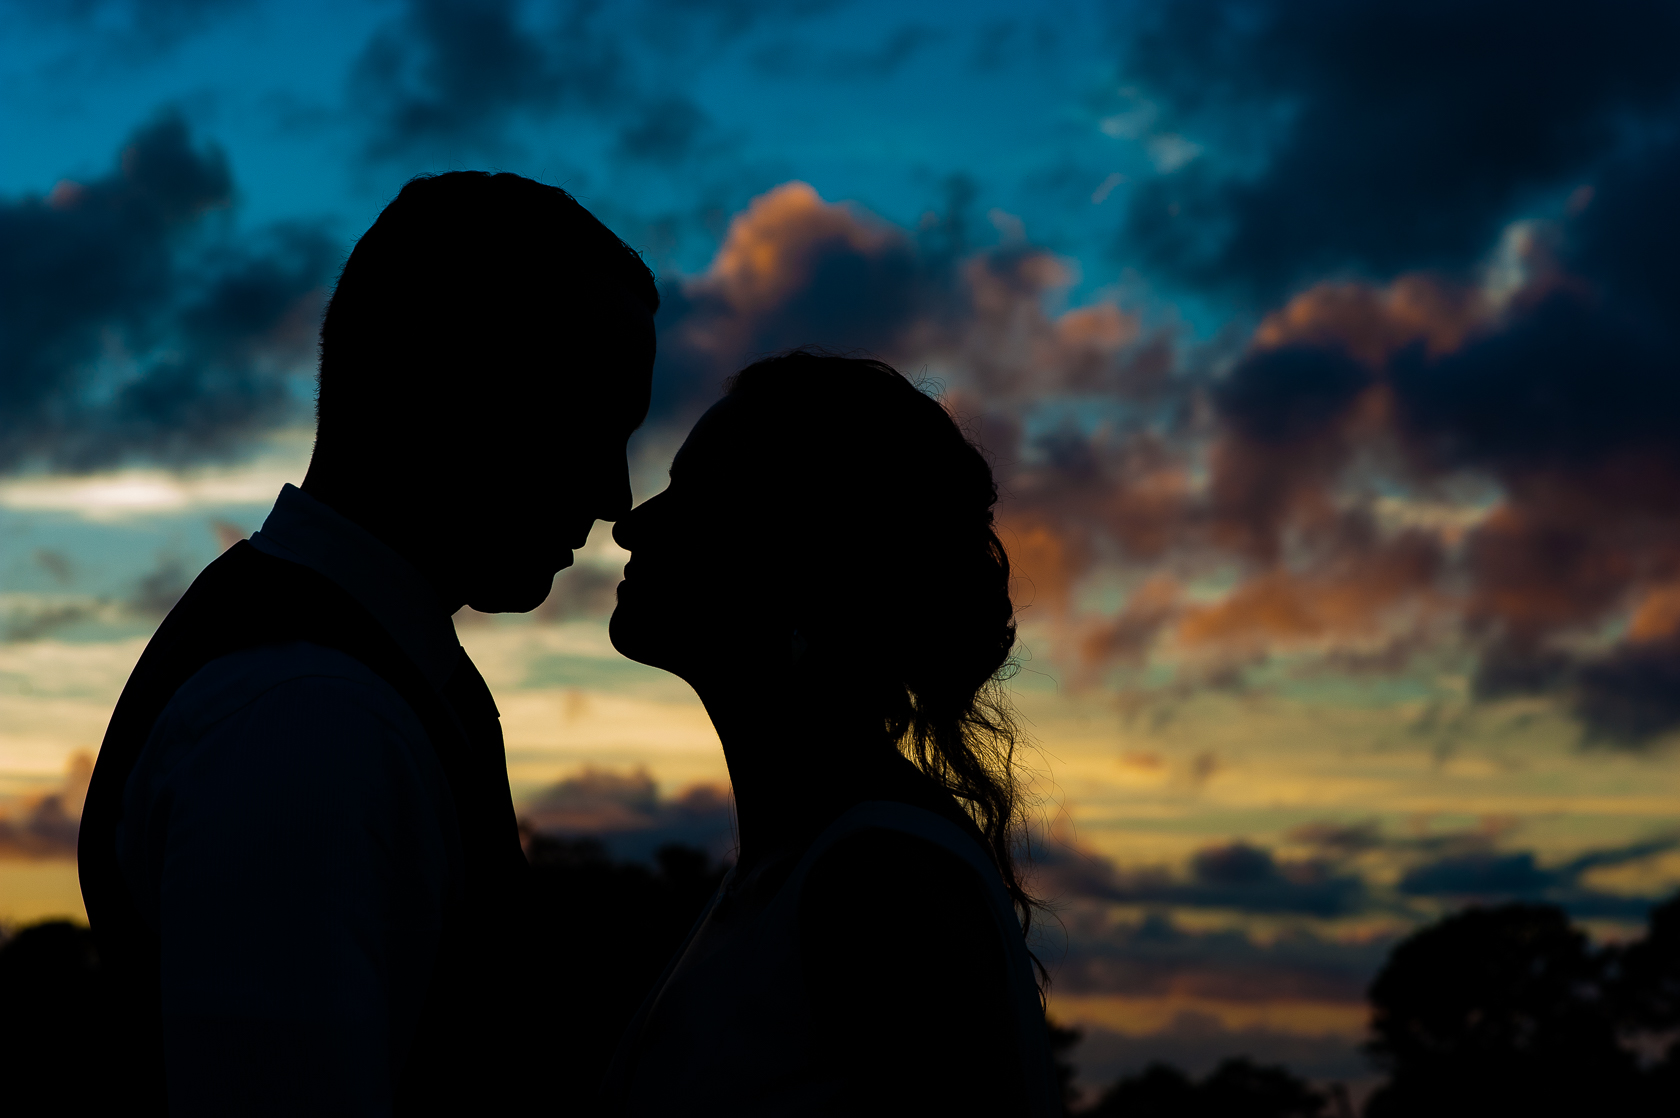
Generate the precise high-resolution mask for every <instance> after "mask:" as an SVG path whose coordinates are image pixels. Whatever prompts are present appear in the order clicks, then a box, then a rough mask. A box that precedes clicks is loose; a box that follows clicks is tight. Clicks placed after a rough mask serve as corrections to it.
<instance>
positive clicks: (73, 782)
mask: <svg viewBox="0 0 1680 1118" xmlns="http://www.w3.org/2000/svg"><path fill="white" fill-rule="evenodd" d="M92 777H93V754H91V753H88V752H87V751H85V750H81V751H78V752H76V753H74V754H72V755H71V757H70V760H69V763H68V765H67V766H66V770H65V774H64V784H63V787H62V788H61V789H60V790H59V791H57V792H53V793H50V794H48V795H45V796H40V797H37V798H35V799H33V800H28V801H25V802H24V803H22V804H21V805H19V807H20V808H21V811H17V812H14V813H12V814H11V815H0V858H24V859H36V858H74V857H75V856H76V835H77V831H78V830H79V828H80V822H79V821H80V819H81V815H82V803H83V801H85V800H86V799H87V790H88V781H89V780H90V779H92Z"/></svg>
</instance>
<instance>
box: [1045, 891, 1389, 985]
mask: <svg viewBox="0 0 1680 1118" xmlns="http://www.w3.org/2000/svg"><path fill="white" fill-rule="evenodd" d="M1064 926H1065V927H1066V928H1067V936H1068V940H1067V946H1066V948H1065V950H1058V949H1057V948H1055V947H1047V948H1045V949H1044V950H1042V951H1040V952H1039V954H1040V955H1041V957H1043V959H1044V961H1045V963H1046V965H1047V966H1049V967H1050V969H1051V975H1052V978H1053V980H1054V982H1055V988H1056V989H1057V990H1059V991H1065V992H1068V993H1074V994H1117V995H1124V996H1128V997H1137V998H1144V997H1164V996H1168V995H1176V996H1180V997H1201V998H1210V999H1214V1000H1218V1001H1227V1002H1267V1001H1316V1002H1358V1001H1359V1000H1360V999H1361V998H1362V997H1363V996H1364V993H1365V987H1366V986H1367V985H1368V984H1369V983H1370V980H1371V977H1372V976H1373V975H1375V974H1376V972H1377V970H1378V969H1379V968H1380V967H1381V966H1382V962H1383V959H1384V958H1385V957H1386V956H1387V954H1388V949H1389V948H1390V947H1391V946H1393V940H1392V939H1388V938H1383V937H1379V938H1375V939H1365V940H1347V941H1344V940H1337V939H1330V938H1327V937H1324V936H1320V935H1316V934H1313V933H1311V932H1307V931H1293V932H1289V933H1286V934H1283V935H1279V936H1276V937H1273V938H1271V939H1268V940H1266V941H1265V942H1261V941H1260V940H1258V939H1256V938H1254V937H1253V936H1252V935H1251V934H1250V933H1249V932H1247V931H1244V930H1238V929H1223V930H1200V931H1198V930H1193V929H1190V928H1186V927H1183V926H1181V925H1180V924H1178V923H1176V922H1175V921H1173V920H1172V919H1170V918H1169V917H1167V916H1164V915H1161V914H1159V913H1156V914H1152V915H1149V916H1146V917H1144V918H1143V919H1142V920H1140V921H1136V922H1130V923H1128V922H1122V921H1113V920H1108V919H1105V918H1100V917H1092V916H1090V915H1088V914H1083V913H1079V912H1074V913H1070V914H1067V915H1065V916H1064Z"/></svg>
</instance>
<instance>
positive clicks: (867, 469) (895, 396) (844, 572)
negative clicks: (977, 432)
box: [727, 350, 1032, 923]
mask: <svg viewBox="0 0 1680 1118" xmlns="http://www.w3.org/2000/svg"><path fill="white" fill-rule="evenodd" d="M727 399H728V400H729V401H730V408H731V410H732V411H735V412H736V414H738V415H739V416H740V417H741V418H742V419H743V420H745V421H747V422H749V423H751V424H752V425H753V429H754V438H753V440H752V441H753V443H754V448H753V457H754V459H755V461H756V463H757V469H758V470H759V471H761V473H760V477H759V479H758V481H757V482H756V483H755V484H754V486H753V488H754V489H755V490H757V491H760V492H763V491H764V490H768V494H767V496H768V498H769V499H770V501H772V502H773V504H772V506H771V507H772V508H773V510H774V511H773V512H772V513H771V516H772V517H773V519H774V520H775V522H776V525H777V529H778V531H779V532H781V533H785V534H786V536H787V539H786V541H785V542H786V543H787V544H788V545H789V546H788V549H787V550H786V551H783V549H781V548H780V547H779V548H778V551H779V552H782V553H783V554H786V555H787V556H788V558H787V561H786V562H785V563H782V564H779V566H780V567H781V570H782V576H783V580H784V581H783V584H782V587H781V589H782V591H783V593H785V594H786V595H787V596H788V599H789V610H790V613H791V618H790V620H791V621H792V623H793V625H794V627H796V628H797V629H798V630H799V632H800V634H801V636H802V637H803V638H804V639H805V640H806V641H807V642H808V643H809V645H810V647H811V648H812V649H813V651H814V652H818V653H819V654H820V655H821V656H822V657H823V659H824V660H825V661H828V662H835V661H838V662H839V663H841V664H842V665H844V667H845V668H846V669H847V671H848V672H849V673H850V674H851V675H852V677H853V678H854V679H855V680H856V681H857V682H859V683H861V684H862V685H864V686H865V687H866V688H868V693H867V696H866V697H865V698H864V701H865V702H870V701H874V702H876V703H877V704H878V708H879V711H880V714H881V718H882V729H883V733H884V734H885V736H886V737H887V739H888V740H890V741H892V742H893V743H895V744H896V745H897V746H898V748H899V749H901V750H902V751H903V752H904V753H905V754H906V755H907V756H908V757H909V758H910V759H911V760H912V761H913V762H914V763H915V764H916V765H917V767H919V768H920V769H921V770H922V772H924V773H925V774H926V775H927V776H929V777H930V778H932V779H933V780H934V781H935V782H936V783H938V784H939V785H941V786H942V787H944V788H945V789H946V790H947V791H948V792H950V794H951V795H952V796H954V797H955V798H956V799H957V801H958V802H959V803H960V804H962V805H963V807H964V808H965V809H966V810H967V812H968V814H969V816H970V817H971V818H972V819H973V820H974V823H975V825H976V827H977V828H978V829H979V831H980V833H981V835H982V837H983V838H984V840H985V845H986V847H987V850H988V852H989V853H990V855H991V857H992V860H993V862H994V863H996V865H997V868H998V872H999V873H1000V874H1002V876H1003V880H1004V884H1005V886H1006V887H1007V889H1008V890H1009V893H1010V896H1011V897H1012V898H1013V899H1014V901H1015V902H1016V905H1017V908H1018V909H1019V911H1020V915H1021V917H1022V920H1023V922H1028V923H1030V920H1031V912H1032V903H1031V898H1030V897H1029V896H1028V894H1027V892H1026V890H1025V888H1024V887H1023V886H1022V884H1021V881H1020V878H1019V875H1018V874H1017V873H1016V870H1015V865H1014V860H1013V857H1012V855H1011V841H1012V837H1013V834H1014V830H1015V827H1016V825H1017V823H1018V822H1019V821H1020V820H1019V817H1020V814H1021V795H1020V791H1019V789H1018V788H1017V784H1016V780H1015V777H1014V772H1013V759H1014V751H1015V745H1016V730H1015V725H1014V722H1013V720H1012V718H1011V717H1010V714H1009V710H1008V706H1007V703H1006V701H1005V699H1004V696H1003V692H1002V688H1001V681H1002V679H1003V678H1004V676H1005V674H1006V669H1007V666H1008V665H1009V664H1010V662H1011V661H1010V652H1011V650H1012V649H1013V648H1014V645H1015V611H1014V606H1013V605H1012V604H1011V602H1010V598H1009V556H1008V554H1007V553H1006V552H1005V551H1004V548H1003V544H1002V543H1001V542H1000V541H999V540H998V537H997V532H996V531H995V529H994V527H993V518H992V507H993V506H994V505H995V504H996V503H997V497H998V494H997V485H996V483H995V482H994V481H993V480H992V471H991V467H990V466H989V465H987V463H986V459H985V458H984V457H983V456H982V455H981V453H980V451H979V450H978V449H977V448H976V447H975V446H974V445H973V444H972V443H970V442H969V441H968V440H967V439H966V438H965V437H964V436H963V433H962V431H961V430H959V429H958V427H957V425H956V423H955V422H954V421H953V420H952V418H951V416H950V414H949V413H948V412H946V410H945V409H944V407H943V406H941V405H940V404H939V403H938V401H936V400H934V399H932V398H930V397H929V396H927V395H925V394H924V393H922V392H921V391H920V390H919V389H917V388H916V386H915V385H913V384H911V383H910V381H908V380H907V379H905V378H904V377H903V376H902V375H901V374H900V373H898V371H897V370H895V369H893V368H892V367H891V366H890V365H887V364H885V363H883V362H880V361H873V360H867V359H861V358H851V357H836V356H830V355H827V354H823V353H820V352H815V351H812V350H795V351H793V352H791V353H786V354H781V355H778V356H776V357H771V358H767V359H765V360H763V361H759V362H757V363H756V364H753V365H750V366H748V367H747V368H746V369H743V370H742V371H741V372H740V373H738V374H737V375H736V376H735V377H734V378H733V379H732V380H731V381H730V382H729V393H728V397H727ZM766 440H767V441H768V443H769V448H770V454H769V457H768V458H765V457H763V456H762V454H763V452H764V450H765V441H766Z"/></svg>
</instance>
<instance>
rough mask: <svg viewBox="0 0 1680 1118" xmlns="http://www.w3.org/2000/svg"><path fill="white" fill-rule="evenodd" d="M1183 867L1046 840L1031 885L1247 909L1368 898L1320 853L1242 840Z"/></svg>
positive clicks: (1318, 908) (1130, 899)
mask: <svg viewBox="0 0 1680 1118" xmlns="http://www.w3.org/2000/svg"><path fill="white" fill-rule="evenodd" d="M1188 871H1189V872H1188V873H1187V874H1186V875H1184V876H1178V875H1174V874H1171V873H1169V872H1168V871H1166V870H1164V869H1154V868H1151V869H1137V870H1126V869H1120V868H1118V867H1116V866H1115V865H1114V864H1113V863H1111V862H1110V861H1108V860H1107V859H1106V858H1102V857H1100V856H1098V855H1094V854H1088V853H1080V852H1073V851H1071V850H1057V848H1056V847H1054V846H1051V847H1047V848H1046V852H1045V855H1044V857H1042V858H1040V859H1037V860H1036V861H1035V863H1034V867H1033V873H1034V887H1035V888H1037V889H1038V890H1040V891H1041V892H1042V893H1043V894H1044V895H1045V896H1047V897H1051V898H1055V897H1057V896H1062V895H1067V896H1073V897H1079V898H1086V899H1092V900H1100V901H1103V902H1107V903H1111V904H1125V905H1169V906H1181V907H1186V908H1220V909H1236V910H1240V911H1243V912H1250V913H1280V914H1281V913H1291V914H1299V915H1307V916H1319V917H1334V916H1344V915H1348V914H1351V913H1354V912H1358V911H1361V910H1363V909H1364V908H1365V907H1366V906H1367V901H1368V897H1367V890H1366V886H1365V883H1364V881H1363V880H1362V879H1361V878H1359V877H1358V876H1357V875H1354V874H1350V873H1347V872H1344V871H1343V870H1342V869H1341V868H1340V867H1339V866H1338V865H1337V864H1335V863H1334V862H1331V861H1329V860H1326V859H1322V858H1305V859H1297V860H1292V861H1279V860H1278V859H1277V857H1276V856H1275V855H1274V854H1273V853H1272V852H1271V851H1270V850H1266V849H1264V848H1262V847H1258V846H1254V845H1252V844H1250V843H1246V842H1233V843H1228V844H1221V845H1217V846H1209V847H1205V848H1203V849H1201V850H1198V851H1196V853H1195V854H1194V855H1193V856H1192V857H1191V859H1190V865H1189V867H1188Z"/></svg>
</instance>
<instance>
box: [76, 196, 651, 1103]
mask: <svg viewBox="0 0 1680 1118" xmlns="http://www.w3.org/2000/svg"><path fill="white" fill-rule="evenodd" d="M658 303H659V296H658V292H657V289H656V287H655V286H654V281H653V276H652V274H651V273H650V272H649V271H648V269H647V267H646V266H645V265H644V264H643V263H642V261H641V259H640V258H639V257H638V256H637V255H636V254H635V253H634V252H633V251H632V250H631V249H629V248H628V247H627V246H625V245H624V243H623V242H622V241H620V240H619V239H618V238H617V237H615V236H614V235H613V234H612V233H611V232H610V231H609V230H607V228H606V227H605V226H603V225H602V224H601V223H600V222H598V221H597V220H596V219H595V218H594V217H593V216H591V215H590V214H589V212H588V211H586V210H585V209H583V207H581V206H580V205H578V204H577V202H576V201H574V200H573V199H572V198H571V197H570V196H569V195H567V194H566V193H565V192H564V191H561V190H559V189H556V188H554V187H548V186H543V185H541V184H539V183H535V182H532V181H530V180H529V179H523V178H519V177H518V176H515V175H508V174H499V175H489V174H484V173H481V172H456V173H451V174H446V175H439V176H435V177H423V178H419V179H415V180H414V181H412V182H410V183H409V184H408V185H407V186H406V187H404V188H403V190H402V192H401V193H400V194H399V195H398V196H397V198H396V200H395V201H393V202H392V203H391V204H390V206H388V207H387V208H386V209H385V211H384V212H383V213H382V214H381V215H380V217H379V219H378V220H377V221H376V222H375V223H374V225H373V227H372V228H371V229H369V230H368V232H367V233H366V235H364V236H363V237H362V239H361V241H360V242H359V243H358V244H357V245H356V248H355V250H354V251H353V252H352V253H351V255H350V258H349V261H348V262H347V263H346V265H345V267H344V271H343V273H342V275H341V276H340V278H339V282H338V286H337V288H336V290H335V292H334V294H333V297H332V301H331V303H330V304H329V306H328V309H327V315H326V319H325V321H324V323H323V326H322V330H321V371H320V396H319V406H318V428H317V436H316V442H315V450H314V456H313V457H312V459H311V461H310V465H309V472H308V475H307V476H306V477H305V479H304V483H303V487H302V489H297V488H294V487H292V486H289V485H288V486H286V487H285V489H284V490H283V491H282V492H281V494H280V497H279V499H278V500H277V501H276V502H275V505H274V509H273V511H272V512H271V513H270V514H269V517H268V519H267V520H266V521H265V522H264V523H263V526H262V529H261V530H260V531H259V532H258V533H257V534H255V535H254V536H253V537H252V538H251V539H250V540H249V541H247V542H243V543H240V544H236V545H235V546H234V547H233V548H231V549H229V550H228V551H227V552H226V553H225V554H224V555H223V556H222V557H221V558H220V559H218V560H217V561H216V562H214V563H212V564H211V565H210V566H209V567H208V568H206V570H205V571H204V573H203V574H201V575H200V576H199V578H198V579H197V581H195V582H194V584H193V586H192V588H191V589H190V590H189V591H188V592H187V594H186V596H185V597H183V598H182V600H181V602H180V603H179V604H178V605H177V606H176V607H175V609H174V611H173V612H171V614H170V615H169V617H168V618H167V619H166V620H165V621H164V623H163V625H162V626H161V627H160V628H159V630H158V632H157V634H156V635H155V636H154V637H153V638H152V641H151V643H150V645H148V647H147V649H146V652H145V654H144V655H143V656H142V657H141V660H140V663H139V665H138V666H137V667H136V668H135V670H134V674H133V675H132V676H131V677H130V679H129V682H128V685H127V687H126V688H125V689H124V691H123V695H122V698H121V700H120V701H119V703H118V706H117V709H116V712H115V714H114V715H113V717H112V720H111V725H110V729H109V730H108V732H107V734H106V737H105V743H104V745H103V747H102V749H101V752H100V756H99V763H98V767H97V768H96V770H95V773H94V777H93V785H92V788H91V790H90V792H89V795H88V801H87V807H86V810H85V812H84V816H83V824H82V833H81V840H80V841H81V849H80V858H81V875H82V890H83V895H84V897H85V899H86V902H87V909H88V915H89V918H90V920H91V921H92V925H93V929H94V932H95V934H96V936H97V938H98V942H99V946H100V950H101V954H102V957H103V958H104V959H105V960H106V962H107V965H108V967H109V968H110V969H111V971H112V973H113V975H114V976H115V977H116V978H117V979H118V980H119V984H120V986H119V992H120V1002H121V1005H122V1006H123V1011H124V1016H123V1018H122V1020H121V1023H120V1025H119V1030H120V1033H121V1037H122V1043H123V1047H124V1049H125V1050H126V1051H127V1052H128V1053H129V1062H128V1064H127V1065H126V1066H125V1067H123V1068H121V1069H115V1070H114V1072H113V1074H116V1075H119V1076H121V1077H123V1078H124V1079H125V1080H126V1082H127V1083H128V1084H129V1085H131V1090H128V1091H127V1092H126V1093H127V1095H128V1097H129V1099H130V1100H132V1105H131V1106H128V1107H126V1109H129V1110H131V1111H133V1112H145V1111H147V1110H150V1111H152V1112H162V1111H163V1109H164V1107H165V1102H164V1100H165V1098H166V1097H167V1111H168V1113H170V1114H173V1115H198V1114H311V1115H324V1114H355V1115H364V1114H366V1115H372V1114H388V1113H398V1114H403V1113H448V1114H476V1113H504V1112H505V1113H511V1112H512V1111H513V1110H515V1109H526V1108H528V1106H529V1104H530V1099H531V1093H532V1090H533V1088H532V1086H531V1082H529V1081H527V1080H526V1079H523V1078H522V1076H524V1075H527V1074H528V1072H529V1069H530V1068H531V1067H532V1066H533V1064H536V1063H538V1062H539V1061H537V1060H536V1059H535V1058H534V1057H535V1052H536V1050H537V1047H538V1046H539V1045H540V1044H541V1043H542V1030H541V1029H540V1028H539V1027H538V1024H537V1022H538V1020H539V1017H538V1015H537V1011H539V1010H540V1011H542V1012H546V1013H549V1014H553V1013H556V1012H563V1011H564V1007H560V1006H552V1005H547V1006H534V1007H532V1008H531V1009H529V1010H522V1009H521V1008H520V1007H522V1006H526V1005H528V1004H529V1003H530V1002H531V1001H533V1000H534V999H533V998H532V996H531V994H532V991H530V989H529V988H528V974H526V973H525V971H524V970H523V968H524V967H525V965H526V963H527V962H528V961H529V957H530V956H529V951H530V947H529V941H530V939H531V933H530V928H529V926H528V915H527V908H526V897H525V889H526V873H527V867H526V863H525V859H524V856H523V853H522V851H521V849H520V843H519V836H518V832H517V825H516V823H515V820H514V815H513V807H512V803H511V800H510V797H509V793H508V782H507V769H506V761H505V758H504V755H503V747H502V735H501V727H500V723H499V721H498V716H497V712H496V707H495V704H494V703H493V702H492V700H491V697H490V693H489V691H488V690H487V689H486V687H485V685H484V681H483V679H482V678H481V677H480V676H479V674H478V672H477V670H476V669H475V668H474V666H473V664H472V662H471V661H470V660H469V659H468V658H467V655H466V653H465V652H464V651H463V650H462V648H461V646H460V643H459V642H458V641H457V639H456V636H455V630H454V627H453V623H452V621H451V616H452V615H453V614H454V613H455V612H456V611H457V610H459V609H460V608H461V607H462V606H463V605H471V606H473V607H474V608H475V609H477V610H480V611H485V612H507V611H514V612H518V611H525V610H530V609H533V608H535V607H536V606H537V605H539V604H540V603H541V602H542V601H543V599H544V598H545V597H546V596H547V595H548V592H549V589H550V586H551V583H552V580H553V578H554V575H555V573H556V572H557V571H559V570H561V569H562V568H564V567H566V566H568V565H569V564H570V563H571V559H572V555H571V553H572V549H574V548H577V547H579V546H581V545H582V544H583V542H584V540H585V538H586V537H587V535H588V533H589V530H590V527H591V525H592V524H593V523H594V521H595V520H597V519H601V520H612V519H614V518H616V517H617V516H619V515H620V514H621V513H623V512H625V511H626V510H628V508H629V506H630V487H629V478H628V470H627V466H626V461H625V444H626V441H627V440H628V438H629V436H630V434H631V432H632V431H633V430H634V429H635V428H636V427H637V426H638V425H639V424H640V423H641V421H642V419H643V418H644V416H645V414H646V411H647V404H648V393H649V389H650V378H651V370H652V365H653V355H654V328H653V317H652V316H653V312H654V311H655V310H657V308H658Z"/></svg>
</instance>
